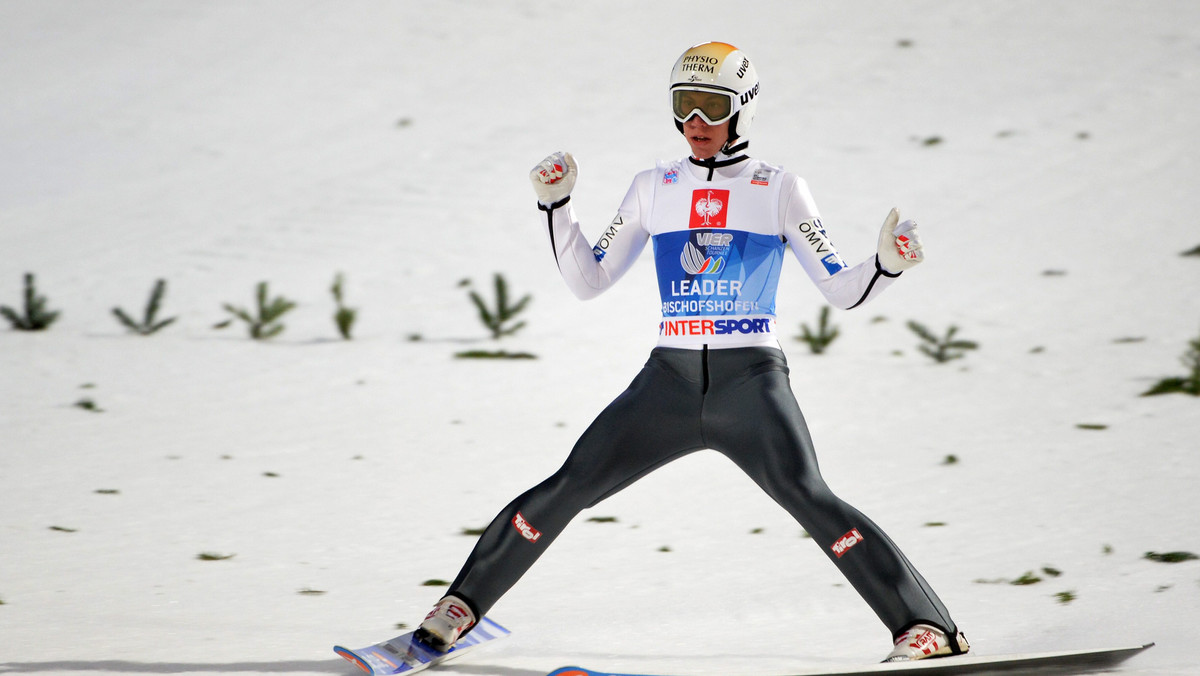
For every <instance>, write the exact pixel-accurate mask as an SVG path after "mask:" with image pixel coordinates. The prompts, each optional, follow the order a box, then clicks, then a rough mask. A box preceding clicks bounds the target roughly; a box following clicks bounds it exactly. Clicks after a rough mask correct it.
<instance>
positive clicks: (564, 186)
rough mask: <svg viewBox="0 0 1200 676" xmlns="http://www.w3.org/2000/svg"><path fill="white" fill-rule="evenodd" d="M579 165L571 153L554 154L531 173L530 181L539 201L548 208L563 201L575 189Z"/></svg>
mask: <svg viewBox="0 0 1200 676" xmlns="http://www.w3.org/2000/svg"><path fill="white" fill-rule="evenodd" d="M578 175H579V165H578V164H576V163H575V158H574V157H571V153H564V152H561V151H559V152H557V153H552V154H550V155H549V156H547V157H546V159H544V160H542V161H541V162H539V163H538V165H537V166H536V167H534V168H533V170H532V171H530V172H529V181H530V182H531V183H533V191H534V192H536V193H537V197H538V201H539V202H541V203H542V204H545V205H547V206H549V205H551V204H554V203H555V202H558V201H561V200H562V199H563V198H564V197H566V196H568V195H570V194H571V190H573V189H574V188H575V177H576V176H578Z"/></svg>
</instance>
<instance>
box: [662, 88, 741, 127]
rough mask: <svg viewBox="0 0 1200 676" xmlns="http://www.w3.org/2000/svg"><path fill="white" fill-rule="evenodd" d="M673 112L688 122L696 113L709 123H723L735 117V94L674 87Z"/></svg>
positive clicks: (672, 95)
mask: <svg viewBox="0 0 1200 676" xmlns="http://www.w3.org/2000/svg"><path fill="white" fill-rule="evenodd" d="M671 112H672V113H674V114H675V119H676V120H677V121H679V122H687V121H688V119H689V118H691V116H692V115H693V114H695V115H699V116H700V118H701V119H702V120H704V121H705V122H707V123H708V124H721V123H722V122H724V121H725V120H728V119H729V118H731V117H733V95H732V94H726V93H725V92H717V91H711V90H696V89H673V90H671Z"/></svg>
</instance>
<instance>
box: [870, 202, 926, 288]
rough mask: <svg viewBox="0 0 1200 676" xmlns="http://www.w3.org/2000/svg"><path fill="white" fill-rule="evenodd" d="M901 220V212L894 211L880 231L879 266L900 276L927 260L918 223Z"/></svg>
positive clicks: (889, 214) (885, 220)
mask: <svg viewBox="0 0 1200 676" xmlns="http://www.w3.org/2000/svg"><path fill="white" fill-rule="evenodd" d="M899 220H900V212H899V211H896V210H895V209H892V210H891V212H890V213H888V215H887V218H886V219H884V221H883V228H881V229H880V231H879V264H880V265H882V266H883V269H884V270H887V271H888V272H891V273H896V274H899V273H901V272H904V271H905V270H907V269H909V268H911V267H913V266H914V265H916V264H917V263H920V262H921V261H923V260H925V250H924V248H923V247H922V245H921V235H920V234H919V233H918V232H917V222H916V221H913V220H908V221H904V222H903V223H899V224H897V222H898V221H899Z"/></svg>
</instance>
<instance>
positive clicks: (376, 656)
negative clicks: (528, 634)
mask: <svg viewBox="0 0 1200 676" xmlns="http://www.w3.org/2000/svg"><path fill="white" fill-rule="evenodd" d="M415 633H416V632H412V631H410V632H408V633H405V634H401V635H399V636H396V637H395V638H390V639H388V640H386V641H380V642H379V643H376V644H374V645H369V646H367V647H365V648H358V649H356V650H350V649H349V648H343V647H342V646H334V647H333V651H334V652H336V653H337V654H338V655H341V656H342V658H344V659H345V660H347V661H348V662H350V663H352V664H354V665H355V666H357V667H358V668H359V669H362V670H363V671H365V672H367V673H368V674H372V676H377V675H380V674H412V673H416V672H418V671H423V670H425V669H428V668H430V667H432V666H434V665H436V664H441V663H442V662H445V661H446V660H451V659H454V658H456V657H459V656H460V655H462V654H463V653H464V652H466V651H468V650H471V649H473V648H475V647H477V646H480V645H482V644H484V643H488V642H490V641H494V640H496V639H498V638H504V637H505V636H508V635H509V633H510V632H509V631H508V630H507V629H505V628H504V627H502V626H500V625H499V624H497V623H496V622H495V621H493V620H492V619H491V618H487V617H485V618H483V619H482V620H480V621H479V623H478V624H477V625H476V626H475V628H474V629H472V630H471V632H470V633H469V634H467V635H466V636H464V637H462V638H461V639H459V641H458V643H456V644H455V645H454V647H453V648H451V649H450V650H447V651H446V652H442V651H440V650H437V649H435V648H434V647H433V646H431V645H428V644H426V643H424V642H422V641H420V640H418V639H417V638H416V637H415V636H414V634H415Z"/></svg>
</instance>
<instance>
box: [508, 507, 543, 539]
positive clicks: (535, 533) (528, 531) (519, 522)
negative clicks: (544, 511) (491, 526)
mask: <svg viewBox="0 0 1200 676" xmlns="http://www.w3.org/2000/svg"><path fill="white" fill-rule="evenodd" d="M512 525H513V527H515V528H516V529H517V531H519V532H520V533H521V537H523V538H525V539H526V540H529V541H530V542H537V541H538V538H540V537H542V532H541V531H540V530H538V529H536V528H534V527H533V526H530V525H529V522H528V521H526V520H525V517H523V516H521V513H520V512H517V515H516V516H514V517H513V520H512Z"/></svg>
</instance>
